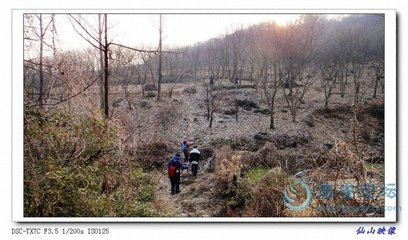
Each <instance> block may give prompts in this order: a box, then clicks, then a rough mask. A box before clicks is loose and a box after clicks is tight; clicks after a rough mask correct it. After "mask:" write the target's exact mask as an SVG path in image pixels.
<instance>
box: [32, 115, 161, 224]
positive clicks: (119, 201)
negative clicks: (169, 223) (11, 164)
mask: <svg viewBox="0 0 408 240" xmlns="http://www.w3.org/2000/svg"><path fill="white" fill-rule="evenodd" d="M24 129H25V131H24V153H25V154H24V216H26V217H108V216H109V217H111V216H112V217H115V216H158V215H162V214H163V213H162V212H160V211H159V210H158V209H156V208H155V207H154V206H155V205H154V204H153V201H154V199H155V194H154V193H155V189H156V182H157V181H155V179H153V178H152V176H151V175H148V174H145V173H143V172H142V170H141V168H140V167H138V166H137V165H136V164H132V163H131V161H130V158H129V156H128V155H126V154H125V152H123V151H122V150H121V148H120V147H119V144H120V141H121V137H120V136H121V131H120V128H119V127H118V126H117V124H116V123H115V122H114V121H109V120H105V119H103V117H102V114H100V113H98V112H96V113H94V114H93V116H85V115H73V114H68V113H64V112H58V111H55V112H44V111H42V110H38V109H27V110H26V111H25V116H24ZM125 163H127V164H125Z"/></svg>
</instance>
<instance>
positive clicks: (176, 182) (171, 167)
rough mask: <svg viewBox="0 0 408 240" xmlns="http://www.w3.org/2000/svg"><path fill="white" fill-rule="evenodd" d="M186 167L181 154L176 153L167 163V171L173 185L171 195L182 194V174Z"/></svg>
mask: <svg viewBox="0 0 408 240" xmlns="http://www.w3.org/2000/svg"><path fill="white" fill-rule="evenodd" d="M185 168H186V166H184V164H183V163H182V162H181V159H180V154H179V153H176V155H174V157H173V158H172V159H171V160H170V161H169V162H168V163H167V171H168V175H169V179H170V184H171V195H174V194H177V193H180V173H181V170H182V169H185Z"/></svg>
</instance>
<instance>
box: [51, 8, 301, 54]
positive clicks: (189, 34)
mask: <svg viewBox="0 0 408 240" xmlns="http://www.w3.org/2000/svg"><path fill="white" fill-rule="evenodd" d="M83 16H84V18H85V19H87V21H89V23H90V24H91V25H93V26H97V18H98V17H97V15H96V14H95V15H83ZM298 17H299V15H296V14H164V15H163V37H164V41H163V44H164V45H165V46H169V47H175V46H184V45H191V44H194V43H197V42H200V41H205V40H208V39H210V38H214V37H217V36H220V35H221V34H225V33H226V32H229V33H230V32H232V30H233V29H236V28H238V27H241V26H242V27H246V26H250V25H254V24H257V23H261V22H265V21H275V22H276V23H278V24H280V25H285V24H287V23H288V22H291V21H295V20H296V19H297V18H298ZM56 21H57V23H56V28H57V31H58V39H59V45H60V47H61V48H62V49H64V50H71V49H78V48H86V47H88V46H89V44H88V43H87V42H86V41H85V40H83V39H82V38H80V37H79V36H78V34H76V33H75V31H74V30H73V27H72V24H71V23H70V22H69V20H68V17H67V15H65V14H61V15H57V17H56ZM158 26H159V15H158V14H109V15H108V28H109V33H108V35H109V37H110V38H111V39H110V40H113V41H114V42H115V43H120V44H124V45H128V46H134V47H136V46H139V47H140V46H146V47H148V46H156V45H157V44H158V41H159V33H158Z"/></svg>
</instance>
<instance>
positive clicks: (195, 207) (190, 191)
mask: <svg viewBox="0 0 408 240" xmlns="http://www.w3.org/2000/svg"><path fill="white" fill-rule="evenodd" d="M212 178H213V175H212V174H210V173H205V172H202V171H201V172H199V173H198V175H197V176H196V177H194V176H192V174H191V173H190V172H187V171H183V173H182V175H181V179H180V191H181V192H180V193H179V194H176V195H171V194H170V181H169V179H168V177H167V175H165V174H162V175H161V176H160V177H159V187H158V192H157V196H158V198H159V199H161V200H162V201H164V202H166V203H167V205H168V208H169V209H171V211H172V212H173V213H172V215H173V216H175V217H210V216H211V215H212V214H213V210H212V209H213V206H211V204H210V202H211V198H212V192H211V190H212V189H213V188H212V187H213V185H212V182H213V181H212Z"/></svg>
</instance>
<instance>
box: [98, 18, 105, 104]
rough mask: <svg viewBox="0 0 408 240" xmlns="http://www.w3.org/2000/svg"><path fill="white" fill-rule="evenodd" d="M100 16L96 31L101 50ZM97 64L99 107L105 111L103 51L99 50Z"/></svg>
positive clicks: (101, 30) (101, 26) (101, 31)
mask: <svg viewBox="0 0 408 240" xmlns="http://www.w3.org/2000/svg"><path fill="white" fill-rule="evenodd" d="M101 17H102V16H101V14H98V23H99V26H98V27H99V29H98V37H99V47H100V48H101V49H103V45H102V33H103V25H102V20H101ZM99 62H100V68H101V70H100V75H99V95H100V107H101V109H105V102H104V91H103V88H104V83H103V82H104V72H102V71H103V69H104V60H103V51H102V50H99Z"/></svg>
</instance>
